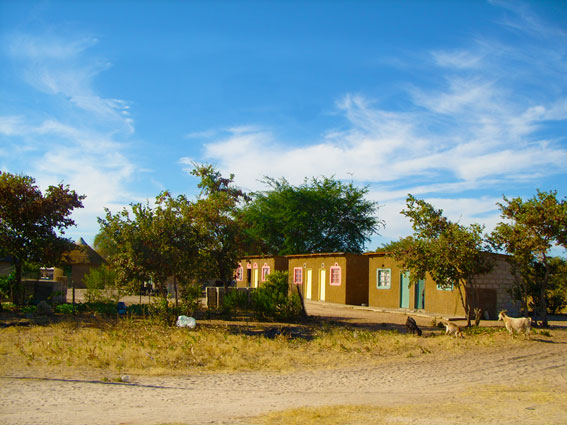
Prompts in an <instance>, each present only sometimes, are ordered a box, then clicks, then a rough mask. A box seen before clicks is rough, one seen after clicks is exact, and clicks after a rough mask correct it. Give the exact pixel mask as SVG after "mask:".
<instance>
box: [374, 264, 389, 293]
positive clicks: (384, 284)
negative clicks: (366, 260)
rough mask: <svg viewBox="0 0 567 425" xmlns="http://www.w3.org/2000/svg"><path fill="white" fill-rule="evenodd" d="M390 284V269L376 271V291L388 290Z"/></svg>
mask: <svg viewBox="0 0 567 425" xmlns="http://www.w3.org/2000/svg"><path fill="white" fill-rule="evenodd" d="M391 284H392V270H391V269H378V270H376V288H377V289H390V286H391Z"/></svg>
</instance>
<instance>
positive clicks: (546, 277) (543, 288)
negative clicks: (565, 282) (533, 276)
mask: <svg viewBox="0 0 567 425" xmlns="http://www.w3.org/2000/svg"><path fill="white" fill-rule="evenodd" d="M543 266H544V267H545V275H544V277H543V282H542V283H541V287H540V289H539V309H540V311H541V324H542V326H543V327H544V328H547V327H548V326H549V324H548V323H547V300H546V299H545V294H546V292H547V283H548V282H549V264H548V263H547V256H546V255H545V254H543Z"/></svg>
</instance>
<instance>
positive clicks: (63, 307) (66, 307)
mask: <svg viewBox="0 0 567 425" xmlns="http://www.w3.org/2000/svg"><path fill="white" fill-rule="evenodd" d="M55 313H59V314H73V304H59V305H56V306H55Z"/></svg>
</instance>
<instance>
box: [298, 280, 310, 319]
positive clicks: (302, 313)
mask: <svg viewBox="0 0 567 425" xmlns="http://www.w3.org/2000/svg"><path fill="white" fill-rule="evenodd" d="M300 286H301V285H296V286H295V288H296V289H297V295H299V300H300V301H301V316H302V317H303V318H307V317H309V316H308V315H307V310H306V309H305V301H304V300H303V294H302V293H301V290H300V289H299V287H300Z"/></svg>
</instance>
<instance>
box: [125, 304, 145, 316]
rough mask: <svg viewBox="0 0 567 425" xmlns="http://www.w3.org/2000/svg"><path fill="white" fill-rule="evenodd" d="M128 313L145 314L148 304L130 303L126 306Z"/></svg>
mask: <svg viewBox="0 0 567 425" xmlns="http://www.w3.org/2000/svg"><path fill="white" fill-rule="evenodd" d="M128 314H130V315H135V316H147V315H148V306H147V305H146V304H132V305H129V306H128Z"/></svg>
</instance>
